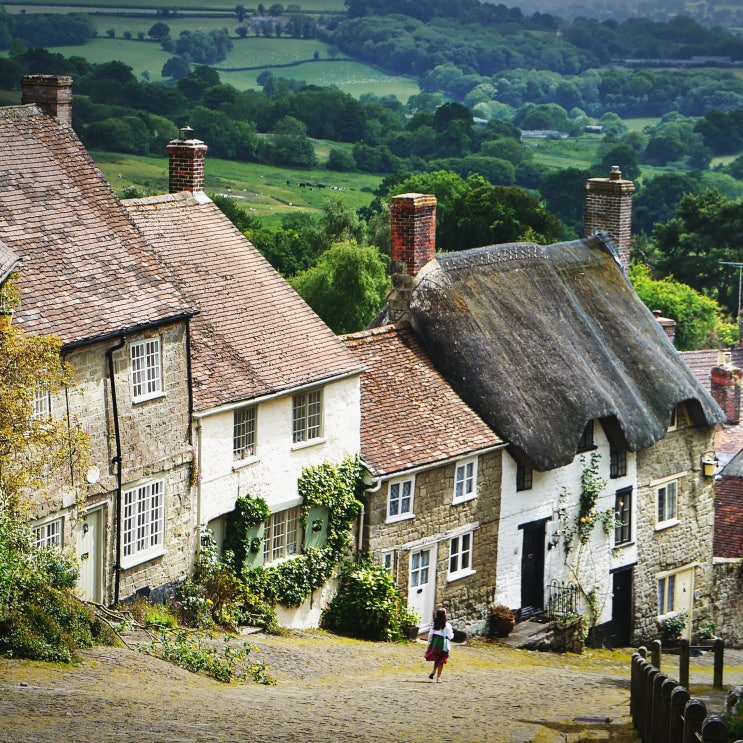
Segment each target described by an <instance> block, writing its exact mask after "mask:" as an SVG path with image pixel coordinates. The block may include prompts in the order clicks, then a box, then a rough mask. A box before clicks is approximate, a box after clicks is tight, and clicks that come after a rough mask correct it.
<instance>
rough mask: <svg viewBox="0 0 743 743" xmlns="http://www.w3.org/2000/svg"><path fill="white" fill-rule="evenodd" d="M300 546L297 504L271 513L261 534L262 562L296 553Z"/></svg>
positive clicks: (300, 518) (300, 525)
mask: <svg viewBox="0 0 743 743" xmlns="http://www.w3.org/2000/svg"><path fill="white" fill-rule="evenodd" d="M301 546H302V512H301V508H300V507H299V506H295V507H294V508H287V509H286V510H284V511H277V512H276V513H272V514H271V517H270V518H269V519H268V523H267V524H266V531H265V534H264V535H263V562H273V561H274V560H281V559H283V558H285V557H291V556H292V555H296V554H297V553H298V552H299V550H300V547H301Z"/></svg>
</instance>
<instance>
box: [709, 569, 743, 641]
mask: <svg viewBox="0 0 743 743" xmlns="http://www.w3.org/2000/svg"><path fill="white" fill-rule="evenodd" d="M712 575H713V585H712V621H713V622H714V623H715V627H716V630H715V633H716V634H717V635H718V636H719V637H722V639H723V640H724V641H725V646H726V647H735V648H743V559H741V558H739V559H737V560H724V561H722V560H720V561H717V560H716V561H715V564H714V566H713V568H712Z"/></svg>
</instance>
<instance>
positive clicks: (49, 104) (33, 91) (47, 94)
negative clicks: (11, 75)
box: [21, 75, 72, 125]
mask: <svg viewBox="0 0 743 743" xmlns="http://www.w3.org/2000/svg"><path fill="white" fill-rule="evenodd" d="M21 103H23V104H27V103H35V104H36V105H37V106H38V107H39V108H40V109H41V110H42V111H43V112H44V113H47V114H49V115H50V116H54V117H56V119H57V121H59V122H60V123H61V124H68V125H70V124H72V78H71V77H68V76H67V75H24V76H23V78H22V79H21Z"/></svg>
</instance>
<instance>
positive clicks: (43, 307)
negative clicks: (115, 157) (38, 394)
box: [0, 105, 191, 345]
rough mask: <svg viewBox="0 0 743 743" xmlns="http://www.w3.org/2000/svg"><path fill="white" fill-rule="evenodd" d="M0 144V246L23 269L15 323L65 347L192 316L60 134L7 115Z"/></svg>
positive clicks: (1, 111) (68, 135)
mask: <svg viewBox="0 0 743 743" xmlns="http://www.w3.org/2000/svg"><path fill="white" fill-rule="evenodd" d="M0 141H1V142H2V143H3V157H2V158H0V240H2V241H3V242H4V243H5V245H6V246H7V247H8V248H10V249H11V250H12V251H13V252H15V253H16V254H17V255H18V256H20V257H21V258H22V260H23V263H22V264H21V265H22V273H21V278H20V280H19V288H20V291H21V300H22V304H21V307H20V308H19V309H18V310H17V311H16V313H15V316H14V317H15V320H14V321H15V322H17V323H19V324H20V326H21V327H22V328H23V329H24V330H26V331H27V332H32V333H35V334H53V335H56V336H58V337H59V338H61V339H62V342H63V343H64V344H67V345H69V344H77V343H84V342H87V341H90V340H94V339H96V338H101V337H105V336H108V335H113V334H116V333H118V332H120V331H121V330H122V329H130V328H133V327H139V326H149V325H152V324H156V323H159V322H161V321H163V320H164V319H166V318H176V317H182V316H183V315H185V314H188V313H189V312H190V311H191V308H190V306H189V305H188V303H187V302H186V301H185V300H184V298H183V296H182V295H181V294H180V292H179V291H178V290H177V289H176V287H175V286H174V284H173V282H172V277H171V276H170V274H169V272H168V270H167V269H166V268H165V267H164V266H163V265H162V264H161V263H160V262H159V261H158V260H157V258H156V256H155V255H154V253H153V252H152V251H151V250H150V248H149V247H148V245H147V244H146V243H145V241H144V240H143V239H142V236H141V235H140V233H139V232H138V231H137V229H136V227H135V226H134V225H133V224H132V222H131V221H130V220H129V219H128V217H127V215H126V213H125V212H124V210H123V209H122V208H121V203H120V202H119V200H118V199H117V198H116V195H115V194H114V192H113V190H112V189H111V187H110V186H109V185H108V183H107V182H106V181H105V179H104V178H103V175H102V174H101V173H100V172H99V171H98V169H97V168H96V167H95V164H94V163H93V161H92V160H91V159H90V157H89V155H88V153H87V152H86V151H85V148H84V147H83V145H82V143H81V142H80V140H79V139H78V138H77V136H76V135H75V133H74V132H73V131H72V129H71V128H70V127H69V126H65V125H62V124H59V123H58V122H57V121H56V120H55V119H54V118H52V117H50V116H48V115H46V114H43V113H41V112H40V111H39V109H38V108H36V106H32V105H31V106H9V107H6V108H0Z"/></svg>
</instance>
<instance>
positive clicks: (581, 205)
mask: <svg viewBox="0 0 743 743" xmlns="http://www.w3.org/2000/svg"><path fill="white" fill-rule="evenodd" d="M590 177H591V171H589V170H582V169H580V168H563V169H562V170H553V171H551V172H549V173H547V174H545V175H544V177H543V178H542V182H541V183H540V184H539V193H540V194H541V196H542V198H543V199H544V203H545V206H546V207H547V209H549V210H550V211H551V212H552V213H553V214H556V215H557V216H558V217H559V218H560V219H561V220H562V221H563V222H564V223H565V224H566V225H568V226H569V227H570V228H571V229H572V231H573V233H574V235H575V236H578V235H582V234H583V212H584V209H585V200H586V181H587V180H588V179H589V178H590Z"/></svg>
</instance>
